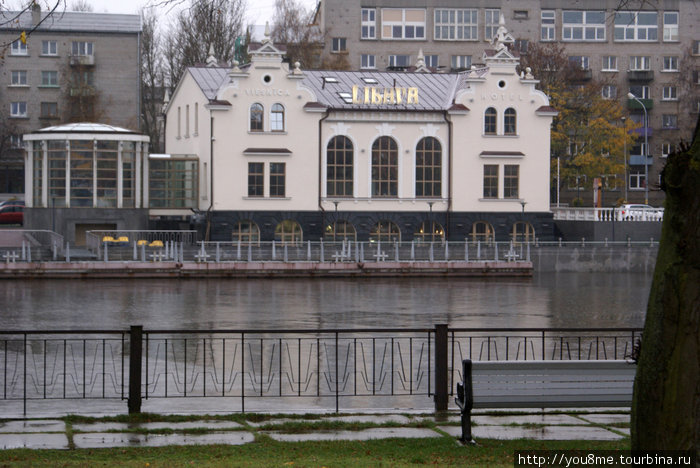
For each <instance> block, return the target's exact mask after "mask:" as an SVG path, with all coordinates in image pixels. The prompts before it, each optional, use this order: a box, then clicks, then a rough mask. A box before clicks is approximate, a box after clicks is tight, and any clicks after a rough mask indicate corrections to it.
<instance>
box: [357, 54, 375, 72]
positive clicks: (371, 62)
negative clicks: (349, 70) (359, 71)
mask: <svg viewBox="0 0 700 468" xmlns="http://www.w3.org/2000/svg"><path fill="white" fill-rule="evenodd" d="M360 60H361V62H360V68H365V69H367V68H369V69H375V68H377V65H376V61H375V60H376V58H375V56H374V55H371V54H362V56H361V57H360Z"/></svg>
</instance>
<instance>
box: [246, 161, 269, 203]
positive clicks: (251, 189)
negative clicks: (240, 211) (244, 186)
mask: <svg viewBox="0 0 700 468" xmlns="http://www.w3.org/2000/svg"><path fill="white" fill-rule="evenodd" d="M264 166H265V165H264V164H263V163H248V196H249V197H263V196H265V192H264V189H265V187H264V180H265V174H264V170H265V167H264Z"/></svg>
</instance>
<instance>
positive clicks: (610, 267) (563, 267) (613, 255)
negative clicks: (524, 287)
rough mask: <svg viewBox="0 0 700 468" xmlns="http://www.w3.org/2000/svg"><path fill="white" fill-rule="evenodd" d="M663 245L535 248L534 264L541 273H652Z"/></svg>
mask: <svg viewBox="0 0 700 468" xmlns="http://www.w3.org/2000/svg"><path fill="white" fill-rule="evenodd" d="M658 251H659V245H658V243H657V242H655V243H654V244H653V245H651V243H650V245H648V246H640V245H633V246H626V245H620V244H615V245H609V246H605V245H604V244H594V245H590V244H589V245H585V244H582V245H579V246H573V245H571V244H569V245H567V246H564V247H557V246H546V247H532V248H531V249H530V260H531V261H532V266H533V269H534V271H537V272H576V273H588V272H628V273H652V272H653V271H654V267H655V266H656V255H657V253H658Z"/></svg>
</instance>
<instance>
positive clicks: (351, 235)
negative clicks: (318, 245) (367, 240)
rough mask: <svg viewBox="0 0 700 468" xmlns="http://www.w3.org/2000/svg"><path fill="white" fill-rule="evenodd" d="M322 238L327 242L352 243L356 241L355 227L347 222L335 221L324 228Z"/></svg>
mask: <svg viewBox="0 0 700 468" xmlns="http://www.w3.org/2000/svg"><path fill="white" fill-rule="evenodd" d="M323 238H324V239H325V240H327V241H344V240H352V241H354V240H356V239H357V231H355V226H353V225H352V224H351V223H349V222H347V221H342V220H341V221H336V222H335V223H333V224H329V225H327V226H326V229H325V232H324V233H323Z"/></svg>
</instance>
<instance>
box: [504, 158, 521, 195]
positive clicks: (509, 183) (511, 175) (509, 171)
mask: <svg viewBox="0 0 700 468" xmlns="http://www.w3.org/2000/svg"><path fill="white" fill-rule="evenodd" d="M519 174H520V166H518V165H515V164H513V165H511V164H506V165H505V166H503V198H518V186H519V183H518V181H519V179H520V176H519Z"/></svg>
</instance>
